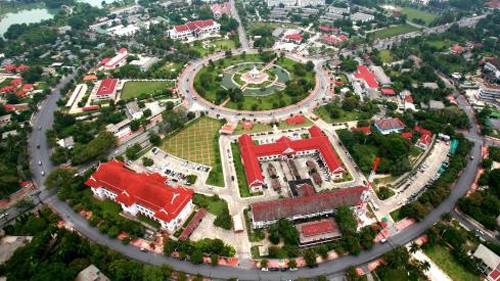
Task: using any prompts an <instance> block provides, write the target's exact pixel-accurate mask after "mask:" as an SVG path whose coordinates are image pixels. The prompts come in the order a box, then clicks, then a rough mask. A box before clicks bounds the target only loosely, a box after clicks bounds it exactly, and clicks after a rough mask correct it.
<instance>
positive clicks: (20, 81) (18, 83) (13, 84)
mask: <svg viewBox="0 0 500 281" xmlns="http://www.w3.org/2000/svg"><path fill="white" fill-rule="evenodd" d="M22 82H23V78H21V77H19V78H16V79H13V80H12V81H10V85H12V86H14V87H17V86H19V85H20V84H21V83H22Z"/></svg>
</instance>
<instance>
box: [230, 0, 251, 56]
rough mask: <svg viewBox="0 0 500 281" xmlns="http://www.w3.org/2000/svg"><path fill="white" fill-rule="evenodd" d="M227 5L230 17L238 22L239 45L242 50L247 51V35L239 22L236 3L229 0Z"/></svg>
mask: <svg viewBox="0 0 500 281" xmlns="http://www.w3.org/2000/svg"><path fill="white" fill-rule="evenodd" d="M229 5H230V6H231V16H232V17H233V18H234V19H236V21H238V24H239V25H238V35H239V37H240V43H241V48H242V49H245V50H246V49H249V48H250V45H249V44H248V37H247V33H246V32H245V28H244V27H243V24H242V23H241V20H240V15H239V14H238V9H236V3H235V2H234V0H229Z"/></svg>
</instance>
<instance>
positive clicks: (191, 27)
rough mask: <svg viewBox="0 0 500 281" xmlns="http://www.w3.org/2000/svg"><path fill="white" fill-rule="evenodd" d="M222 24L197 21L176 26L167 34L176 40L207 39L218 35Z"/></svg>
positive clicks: (210, 21) (211, 21) (212, 21)
mask: <svg viewBox="0 0 500 281" xmlns="http://www.w3.org/2000/svg"><path fill="white" fill-rule="evenodd" d="M219 31H220V24H218V23H217V22H215V21H214V20H211V19H210V20H197V21H190V22H187V23H185V24H181V25H177V26H174V27H173V28H172V29H170V30H169V31H168V32H167V34H168V37H170V38H172V39H174V40H188V39H199V38H206V37H208V36H211V35H215V34H218V33H219Z"/></svg>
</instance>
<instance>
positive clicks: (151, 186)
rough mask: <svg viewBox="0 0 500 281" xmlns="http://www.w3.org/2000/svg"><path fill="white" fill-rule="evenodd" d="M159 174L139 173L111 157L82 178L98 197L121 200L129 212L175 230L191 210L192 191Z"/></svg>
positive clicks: (114, 200) (172, 230)
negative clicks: (85, 179)
mask: <svg viewBox="0 0 500 281" xmlns="http://www.w3.org/2000/svg"><path fill="white" fill-rule="evenodd" d="M166 182H167V178H166V177H163V176H161V175H160V174H157V173H155V174H147V173H142V174H138V173H136V172H134V171H132V170H129V169H127V168H126V167H125V164H124V163H123V162H120V161H117V160H111V161H109V162H107V163H103V164H100V165H99V167H98V168H97V171H96V172H95V173H93V174H92V175H91V176H90V177H89V178H88V179H87V181H86V182H85V184H86V185H87V186H89V187H90V188H91V190H92V192H93V193H94V195H95V196H97V197H98V198H101V199H108V200H111V201H113V202H116V203H118V204H120V206H121V208H122V210H123V211H124V212H125V213H127V214H129V215H131V216H138V215H142V216H145V217H148V218H150V219H153V220H155V221H157V222H158V223H160V225H161V226H162V228H165V229H167V230H168V231H169V232H172V233H173V232H175V231H176V230H177V229H178V228H179V227H180V226H181V225H182V223H183V222H184V221H185V220H186V219H187V218H188V217H189V215H190V214H191V212H192V211H193V201H192V199H193V191H192V190H191V189H188V188H185V187H182V186H178V187H172V186H169V185H167V184H166Z"/></svg>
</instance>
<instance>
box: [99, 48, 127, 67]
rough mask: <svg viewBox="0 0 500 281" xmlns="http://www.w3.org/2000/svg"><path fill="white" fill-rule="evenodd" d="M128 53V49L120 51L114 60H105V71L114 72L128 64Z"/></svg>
mask: <svg viewBox="0 0 500 281" xmlns="http://www.w3.org/2000/svg"><path fill="white" fill-rule="evenodd" d="M128 55H129V54H128V51H127V49H126V48H121V49H120V50H118V52H117V53H116V55H115V56H114V57H112V58H104V59H102V60H101V65H102V67H103V68H104V69H107V70H112V69H115V68H117V67H121V66H124V65H125V64H126V63H127V57H128Z"/></svg>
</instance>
